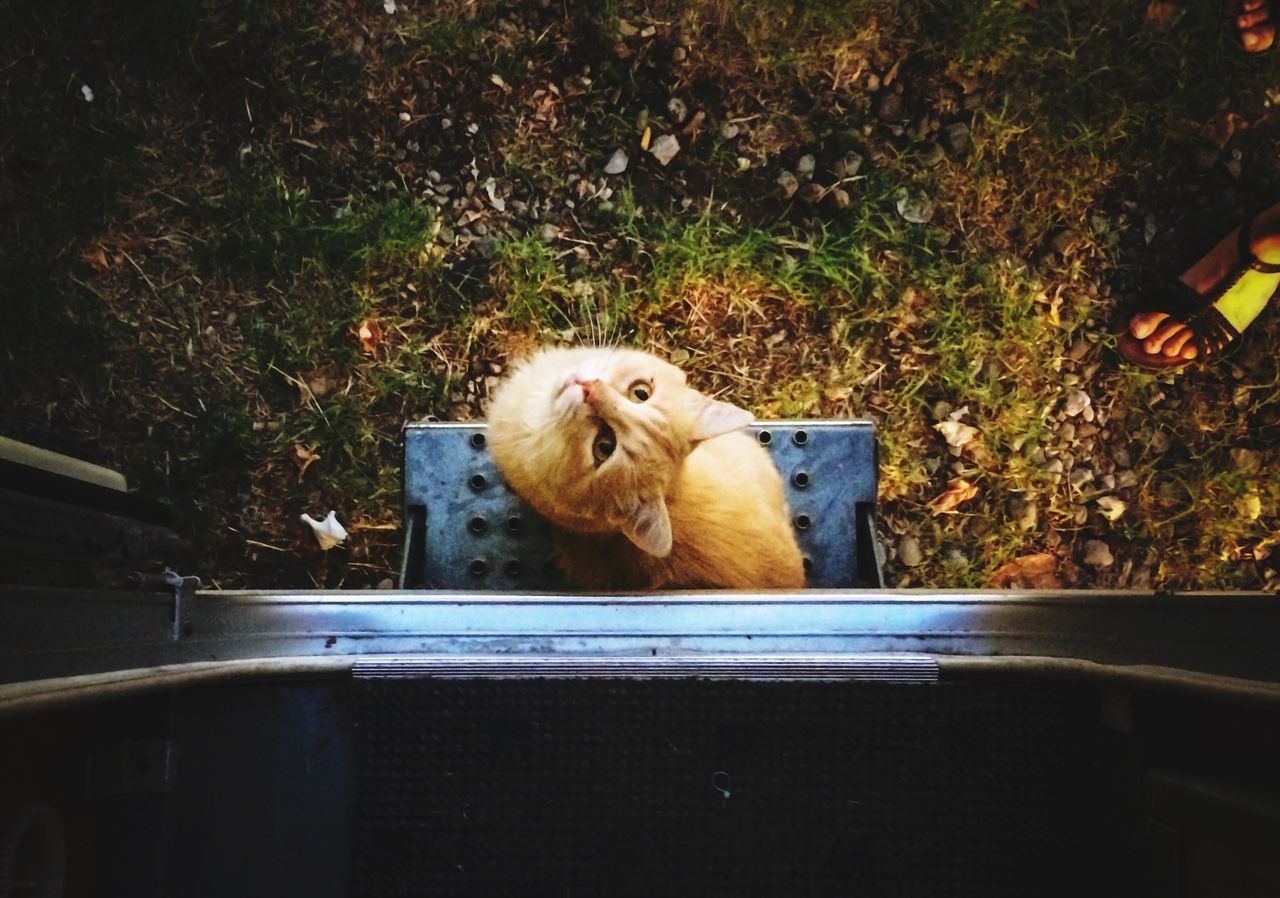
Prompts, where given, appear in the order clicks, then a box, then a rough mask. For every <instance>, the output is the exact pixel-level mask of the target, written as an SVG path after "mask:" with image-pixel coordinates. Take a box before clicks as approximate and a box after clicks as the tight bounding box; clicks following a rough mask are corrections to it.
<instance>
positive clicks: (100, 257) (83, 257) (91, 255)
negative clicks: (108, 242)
mask: <svg viewBox="0 0 1280 898" xmlns="http://www.w3.org/2000/svg"><path fill="white" fill-rule="evenodd" d="M80 261H82V262H84V264H86V265H88V266H89V267H90V268H92V269H93V270H94V271H106V270H107V269H108V268H110V267H111V262H109V261H108V260H107V254H106V252H104V251H103V249H102V247H100V246H99V247H97V248H96V249H92V250H85V251H84V252H82V253H81V254H80Z"/></svg>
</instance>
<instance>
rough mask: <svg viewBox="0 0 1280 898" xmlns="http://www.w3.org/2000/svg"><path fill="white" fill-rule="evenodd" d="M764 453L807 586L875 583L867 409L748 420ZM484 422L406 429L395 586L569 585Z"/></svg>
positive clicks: (543, 526) (547, 534)
mask: <svg viewBox="0 0 1280 898" xmlns="http://www.w3.org/2000/svg"><path fill="white" fill-rule="evenodd" d="M749 431H750V432H751V433H753V434H754V435H755V437H756V439H758V440H759V441H760V443H761V445H763V446H765V447H766V448H767V449H768V450H769V452H770V454H771V455H772V456H773V460H774V463H775V464H777V466H778V470H779V471H780V472H781V473H782V476H783V479H784V480H785V482H786V489H787V502H788V505H789V506H790V508H791V513H792V521H793V524H794V526H795V529H796V537H797V538H798V540H799V542H800V549H801V551H802V552H803V553H804V556H805V570H806V585H807V586H808V587H810V588H833V587H843V586H879V585H881V578H880V562H879V558H878V554H879V552H878V547H877V544H876V537H875V527H874V521H873V516H874V508H875V501H876V446H875V426H874V425H873V424H872V423H871V422H870V421H758V422H756V423H754V424H752V425H751V426H750V428H749ZM485 433H486V427H485V425H484V424H446V423H426V424H411V425H409V427H408V428H407V429H406V430H405V449H404V495H405V546H404V560H403V563H402V565H401V586H402V587H403V588H409V589H417V588H429V589H435V588H438V589H485V590H501V591H527V590H531V589H533V590H544V589H545V590H563V589H567V588H568V584H566V583H565V582H564V580H563V578H562V576H561V575H560V573H559V571H558V569H557V568H556V565H555V560H554V557H553V553H552V547H551V529H550V527H549V526H548V524H547V523H546V521H544V520H543V519H542V518H541V517H539V516H538V515H537V513H535V512H534V511H533V510H532V509H531V508H530V507H529V506H528V505H527V504H526V503H524V502H523V501H521V500H520V499H519V497H517V496H516V495H515V494H514V493H513V492H512V491H511V489H510V488H509V487H508V486H507V485H506V482H505V481H504V480H503V479H502V476H501V475H500V474H499V473H498V469H497V468H496V467H495V466H494V464H493V460H492V459H491V458H490V457H489V451H488V447H487V445H486V440H485Z"/></svg>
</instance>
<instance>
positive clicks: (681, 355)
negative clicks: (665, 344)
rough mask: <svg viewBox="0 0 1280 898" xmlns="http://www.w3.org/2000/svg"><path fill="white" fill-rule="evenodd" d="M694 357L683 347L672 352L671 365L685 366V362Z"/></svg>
mask: <svg viewBox="0 0 1280 898" xmlns="http://www.w3.org/2000/svg"><path fill="white" fill-rule="evenodd" d="M692 357H693V356H692V354H691V353H690V352H689V350H687V349H684V348H683V347H681V348H679V349H673V350H671V356H670V359H671V364H673V365H683V364H684V363H685V362H687V361H689V359H690V358H692Z"/></svg>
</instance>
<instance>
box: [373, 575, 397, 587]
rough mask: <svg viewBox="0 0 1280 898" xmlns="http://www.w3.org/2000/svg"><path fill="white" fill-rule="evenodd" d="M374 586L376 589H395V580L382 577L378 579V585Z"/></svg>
mask: <svg viewBox="0 0 1280 898" xmlns="http://www.w3.org/2000/svg"><path fill="white" fill-rule="evenodd" d="M375 588H376V589H395V588H396V581H394V580H392V579H391V578H390V577H384V578H383V579H381V580H379V581H378V585H377V586H376V587H375Z"/></svg>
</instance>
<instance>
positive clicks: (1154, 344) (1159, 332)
mask: <svg viewBox="0 0 1280 898" xmlns="http://www.w3.org/2000/svg"><path fill="white" fill-rule="evenodd" d="M1184 330H1186V325H1185V324H1183V323H1182V322H1181V321H1166V322H1164V323H1163V324H1161V325H1160V326H1159V327H1158V328H1156V330H1155V333H1153V334H1151V336H1149V337H1147V338H1146V339H1145V340H1144V341H1143V343H1142V348H1143V349H1145V350H1146V351H1147V352H1149V353H1151V354H1152V355H1157V354H1161V353H1163V352H1164V344H1165V343H1166V342H1168V341H1169V340H1170V339H1172V338H1173V337H1176V336H1177V335H1178V334H1179V333H1181V332H1182V331H1184Z"/></svg>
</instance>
